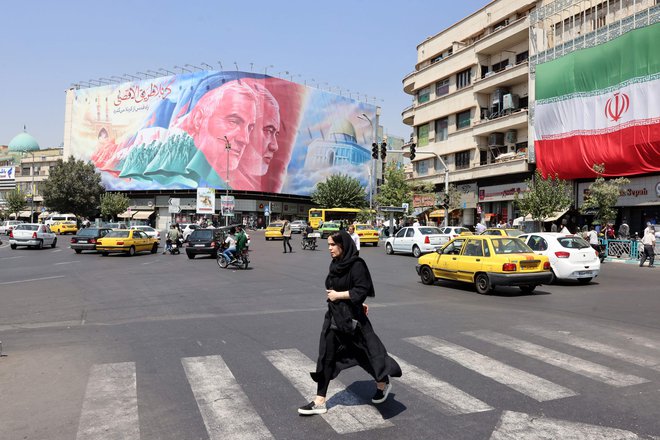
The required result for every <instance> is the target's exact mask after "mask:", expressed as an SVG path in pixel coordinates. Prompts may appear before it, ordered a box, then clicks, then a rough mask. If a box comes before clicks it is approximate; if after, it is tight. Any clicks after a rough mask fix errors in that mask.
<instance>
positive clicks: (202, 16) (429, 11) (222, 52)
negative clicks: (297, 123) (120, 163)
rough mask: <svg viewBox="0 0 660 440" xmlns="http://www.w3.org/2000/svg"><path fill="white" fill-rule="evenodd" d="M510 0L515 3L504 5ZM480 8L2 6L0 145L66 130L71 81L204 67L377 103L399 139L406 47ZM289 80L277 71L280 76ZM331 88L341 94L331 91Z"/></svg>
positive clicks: (471, 4) (356, 0)
mask: <svg viewBox="0 0 660 440" xmlns="http://www.w3.org/2000/svg"><path fill="white" fill-rule="evenodd" d="M512 1H513V0H512ZM487 3H488V1H487V0H461V1H459V2H455V1H447V0H405V1H404V0H399V1H390V0H381V1H377V0H373V1H361V0H352V1H350V0H330V1H323V2H321V1H313V0H311V1H310V0H308V1H301V0H292V1H280V2H274V1H265V0H263V1H261V0H253V1H225V0H217V1H201V0H188V1H171V0H159V1H157V2H156V1H140V0H132V1H126V0H114V1H111V2H95V1H93V0H91V1H90V0H85V1H82V0H61V1H52V0H35V1H31V0H24V1H10V0H3V1H0V5H1V7H2V17H3V20H2V38H0V66H2V67H1V68H0V75H1V78H2V81H0V96H2V99H1V100H0V103H1V104H0V144H3V145H6V144H8V143H9V141H10V140H11V139H12V138H13V137H14V136H15V135H16V134H18V133H19V132H21V131H22V130H23V125H24V124H25V125H27V130H28V132H29V133H30V134H31V135H32V136H34V137H35V138H36V139H37V141H38V142H39V144H40V145H41V147H42V148H46V147H53V146H58V145H60V144H61V143H62V140H63V133H64V91H65V90H66V89H67V88H68V87H69V86H70V85H71V84H72V83H76V82H78V81H87V80H90V79H95V78H100V77H106V78H108V77H110V76H112V75H123V74H132V75H134V74H135V73H136V72H144V71H146V70H147V69H149V70H156V71H157V70H158V69H159V68H165V69H168V70H170V71H176V72H179V73H180V72H181V70H179V69H174V67H173V66H175V65H179V66H183V65H185V64H191V65H194V66H198V67H203V66H202V65H201V63H207V64H210V65H211V66H213V67H214V68H216V69H219V68H220V64H219V63H218V61H220V62H222V65H223V67H224V69H225V70H228V69H232V70H233V69H236V66H235V64H234V62H236V64H237V65H238V68H239V70H243V71H248V72H249V71H250V70H251V69H253V70H254V71H255V72H260V73H263V72H264V68H265V67H266V66H271V65H272V66H274V67H269V68H268V74H270V75H273V76H281V77H286V78H287V79H291V76H292V75H293V80H294V81H296V82H300V83H303V82H304V81H307V84H308V85H312V84H314V85H318V87H321V88H324V89H326V90H327V89H328V88H332V91H333V92H335V93H340V92H341V93H343V94H346V93H348V92H347V91H350V93H352V94H353V96H354V97H355V96H356V95H355V94H356V93H359V95H360V99H362V100H364V99H365V94H366V95H367V96H368V97H369V98H368V99H369V102H371V103H373V102H374V97H376V98H377V99H376V104H377V105H379V106H381V107H382V116H381V124H382V125H383V126H384V127H385V131H386V133H389V134H392V135H398V136H402V137H405V138H408V136H409V135H410V133H411V129H410V127H407V126H406V125H404V124H403V123H402V122H401V111H402V110H403V109H404V108H405V107H407V106H408V105H410V104H411V102H412V101H411V97H410V96H409V95H406V94H405V93H404V92H403V90H402V82H401V81H402V79H403V77H404V76H405V75H406V74H408V73H409V72H412V71H413V69H414V64H415V61H416V56H417V52H416V46H417V44H419V43H420V42H422V41H423V40H424V39H425V38H426V37H428V36H431V35H434V34H436V33H437V32H439V31H441V30H443V29H445V28H446V27H448V26H450V25H451V24H453V23H455V22H456V21H458V20H459V19H461V18H462V17H465V16H466V15H468V14H470V13H472V12H474V11H476V10H478V9H479V8H481V7H482V6H484V5H485V4H487ZM287 71H288V72H289V74H288V75H287V74H285V73H284V72H287ZM340 88H341V90H340Z"/></svg>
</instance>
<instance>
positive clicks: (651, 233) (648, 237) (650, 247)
mask: <svg viewBox="0 0 660 440" xmlns="http://www.w3.org/2000/svg"><path fill="white" fill-rule="evenodd" d="M642 244H643V245H644V253H643V254H642V259H641V261H640V262H639V267H642V266H643V265H644V262H645V261H646V259H647V258H648V259H649V267H654V266H653V260H654V259H655V229H654V228H653V226H649V227H648V228H646V229H645V230H644V237H642Z"/></svg>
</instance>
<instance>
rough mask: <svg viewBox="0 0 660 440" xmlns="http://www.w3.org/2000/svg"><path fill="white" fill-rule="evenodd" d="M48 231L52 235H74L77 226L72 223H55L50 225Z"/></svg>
mask: <svg viewBox="0 0 660 440" xmlns="http://www.w3.org/2000/svg"><path fill="white" fill-rule="evenodd" d="M50 231H51V232H53V233H54V234H74V235H75V234H76V232H78V225H77V224H76V222H72V221H61V222H55V223H53V224H52V225H50Z"/></svg>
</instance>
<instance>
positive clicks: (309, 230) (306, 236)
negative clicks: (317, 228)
mask: <svg viewBox="0 0 660 440" xmlns="http://www.w3.org/2000/svg"><path fill="white" fill-rule="evenodd" d="M313 232H314V228H312V227H311V226H310V225H307V226H305V230H304V231H303V240H305V241H306V242H307V243H309V244H311V243H312V242H314V241H316V238H313V237H312V238H309V234H312V233H313Z"/></svg>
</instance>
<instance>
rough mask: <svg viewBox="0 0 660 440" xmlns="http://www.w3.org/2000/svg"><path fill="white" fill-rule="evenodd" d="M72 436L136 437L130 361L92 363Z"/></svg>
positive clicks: (85, 438)
mask: <svg viewBox="0 0 660 440" xmlns="http://www.w3.org/2000/svg"><path fill="white" fill-rule="evenodd" d="M76 439H77V440H88V439H89V440H106V439H121V440H139V439H140V423H139V418H138V407H137V386H136V377H135V363H134V362H122V363H116V364H100V365H94V366H92V368H91V371H90V375H89V379H88V381H87V389H86V390H85V400H84V401H83V407H82V413H81V415H80V422H79V424H78V434H77V435H76Z"/></svg>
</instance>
